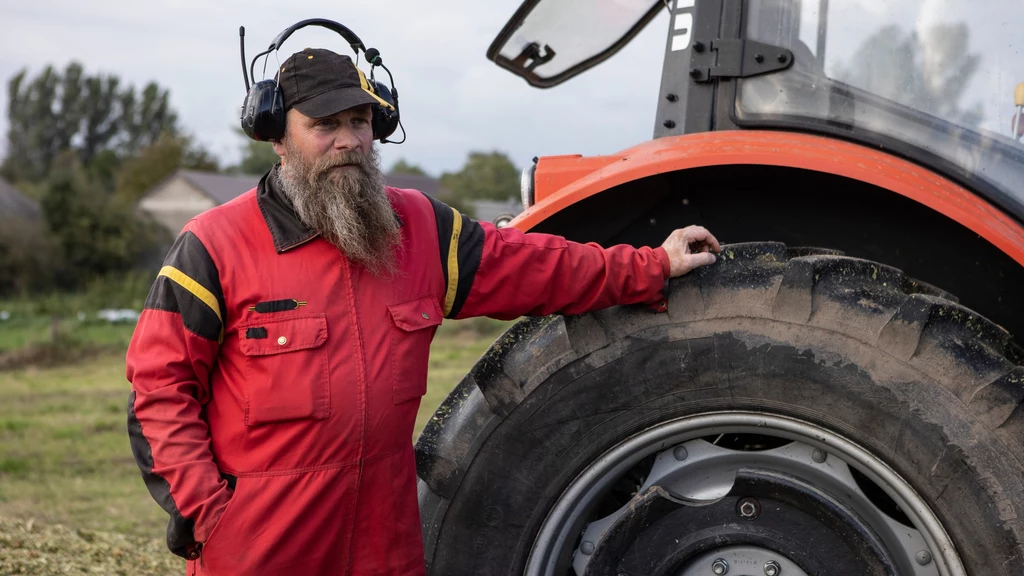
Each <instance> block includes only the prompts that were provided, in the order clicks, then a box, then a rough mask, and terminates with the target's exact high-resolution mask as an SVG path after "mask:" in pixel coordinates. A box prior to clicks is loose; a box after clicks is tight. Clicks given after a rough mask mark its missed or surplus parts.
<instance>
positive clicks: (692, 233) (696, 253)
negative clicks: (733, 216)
mask: <svg viewBox="0 0 1024 576" xmlns="http://www.w3.org/2000/svg"><path fill="white" fill-rule="evenodd" d="M661 247H662V248H664V249H665V252H666V253H668V259H669V262H670V263H671V268H672V272H671V274H670V277H672V278H675V277H676V276H682V275H683V274H686V273H687V272H689V271H691V270H694V269H695V268H699V267H701V266H705V265H708V264H714V263H715V260H716V258H715V253H718V252H721V251H722V247H721V246H719V244H718V240H716V239H715V237H714V236H712V235H711V232H708V231H707V229H705V228H704V227H703V226H687V227H686V228H680V229H678V230H675V231H673V232H672V233H671V234H669V237H668V238H667V239H665V242H664V243H663V244H662V245H661Z"/></svg>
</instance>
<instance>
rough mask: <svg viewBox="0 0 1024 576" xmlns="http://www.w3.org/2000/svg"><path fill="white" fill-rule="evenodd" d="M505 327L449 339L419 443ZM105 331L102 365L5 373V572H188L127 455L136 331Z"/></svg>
mask: <svg viewBox="0 0 1024 576" xmlns="http://www.w3.org/2000/svg"><path fill="white" fill-rule="evenodd" d="M507 326H508V324H506V323H499V322H493V321H486V320H470V321H461V322H450V323H446V324H445V325H444V326H442V327H441V328H440V329H439V331H438V335H437V337H436V339H435V340H434V345H433V347H432V350H431V356H430V371H429V376H428V388H427V395H426V396H425V397H424V398H423V402H422V406H421V408H420V412H419V415H418V417H417V423H416V430H417V433H418V431H419V430H420V429H421V428H422V426H423V424H424V423H425V422H426V421H427V420H428V419H429V418H430V415H431V414H432V413H433V411H434V409H435V408H436V407H437V405H438V404H439V403H440V402H441V400H442V399H443V398H444V397H445V396H446V395H447V393H448V392H449V391H450V390H451V388H452V387H453V386H454V385H455V384H457V383H458V381H459V380H460V379H461V378H462V376H463V375H464V374H465V373H466V372H467V371H468V370H469V368H470V367H471V366H472V365H473V363H474V362H475V361H476V360H477V359H478V358H479V357H480V355H481V354H482V353H483V351H484V350H486V348H487V347H488V346H489V345H490V343H491V342H493V341H494V339H495V338H496V337H497V336H498V335H499V334H500V333H501V331H503V330H504V329H505V328H506V327H507ZM30 329H32V328H30ZM34 329H41V330H44V331H45V330H46V328H39V327H35V328H34ZM81 329H83V330H85V329H86V328H85V327H82V328H81ZM95 329H96V330H101V331H102V337H103V338H105V340H104V342H105V343H106V346H105V347H104V348H103V349H104V350H107V351H106V352H102V353H98V355H97V356H95V357H92V358H90V359H88V360H86V361H83V362H78V363H74V364H66V365H63V366H56V367H49V368H36V367H26V368H19V369H15V370H8V371H2V372H0V574H80V573H81V574H85V573H97V572H96V570H98V573H102V574H165V573H168V572H170V573H177V574H180V573H181V569H182V565H183V563H182V562H180V561H179V560H178V559H177V558H175V557H173V556H171V555H170V553H169V552H167V549H166V548H165V547H164V545H163V542H162V536H163V533H164V530H165V527H166V522H167V516H166V514H165V513H164V512H163V511H162V510H161V509H160V508H159V506H157V504H156V503H155V502H154V501H153V500H152V498H151V497H150V495H149V493H148V492H147V491H146V488H145V486H144V485H143V483H142V479H141V477H140V475H139V471H138V468H137V467H136V465H135V462H134V459H133V458H132V454H131V451H130V449H129V446H128V438H127V433H126V430H125V426H126V423H125V419H126V415H125V402H126V400H127V397H128V391H129V386H128V382H127V381H126V380H125V376H124V353H123V350H119V351H113V350H118V347H119V343H120V342H122V341H126V338H127V337H130V335H131V328H130V327H124V326H122V327H111V326H105V327H97V328H95ZM3 331H4V327H3V326H2V325H0V332H3ZM76 337H77V336H76ZM38 338H41V339H42V340H45V337H38ZM7 339H8V342H5V343H6V344H8V345H9V346H10V345H11V342H12V341H14V339H15V337H14V336H11V335H10V334H8V336H7ZM0 350H2V348H0Z"/></svg>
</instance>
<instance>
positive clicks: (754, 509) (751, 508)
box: [736, 498, 761, 520]
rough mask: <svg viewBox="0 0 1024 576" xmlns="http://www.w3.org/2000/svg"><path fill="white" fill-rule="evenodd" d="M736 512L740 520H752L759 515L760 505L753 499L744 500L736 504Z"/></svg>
mask: <svg viewBox="0 0 1024 576" xmlns="http://www.w3.org/2000/svg"><path fill="white" fill-rule="evenodd" d="M736 512H738V513H739V515H740V517H741V518H746V519H747V520H753V519H755V518H757V517H758V516H760V515H761V503H760V502H758V501H757V500H755V499H753V498H744V499H742V500H740V501H739V502H737V503H736Z"/></svg>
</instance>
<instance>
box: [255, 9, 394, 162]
mask: <svg viewBox="0 0 1024 576" xmlns="http://www.w3.org/2000/svg"><path fill="white" fill-rule="evenodd" d="M306 26H322V27H324V28H327V29H328V30H333V31H335V32H337V33H338V34H340V35H341V37H342V38H344V39H345V40H346V41H347V42H348V43H349V46H350V47H351V48H352V50H353V52H355V53H356V55H357V56H358V55H359V51H360V50H362V52H363V54H365V56H366V61H367V62H368V63H369V64H370V66H371V68H370V77H369V78H365V75H363V73H362V71H359V74H360V75H361V76H363V77H364V78H365V79H366V84H367V86H368V87H369V89H370V90H371V91H372V92H373V93H374V94H375V95H376V96H377V97H378V98H380V99H381V100H383V101H384V102H386V103H387V104H388V105H387V106H385V105H383V104H372V105H371V108H372V110H373V118H372V120H371V126H372V128H373V138H374V139H375V140H380V142H381V143H388V142H394V141H392V140H388V137H389V136H391V135H392V134H394V133H395V130H397V129H398V127H399V126H400V125H401V118H400V115H399V112H398V90H397V89H395V83H394V78H392V77H391V71H390V70H388V69H387V67H386V66H384V62H383V60H381V57H380V51H378V50H377V49H376V48H370V49H367V48H366V47H365V46H364V45H363V41H362V40H360V39H359V37H358V36H356V35H355V34H354V33H353V32H352V31H351V30H349V29H348V28H346V27H345V26H343V25H341V24H339V23H337V22H334V21H333V20H326V19H323V18H310V19H308V20H303V21H301V22H297V23H295V24H293V25H291V26H289V27H288V28H285V29H284V30H283V31H282V32H281V33H280V34H278V35H277V37H276V38H274V41H273V42H271V43H270V47H269V48H267V49H266V50H265V51H263V52H260V53H259V54H257V55H256V56H255V57H254V58H253V59H252V63H251V64H250V66H249V69H248V71H247V70H246V67H245V28H244V27H241V26H240V27H239V28H238V36H239V44H240V51H241V57H242V77H243V78H244V79H245V89H246V91H247V94H246V96H245V101H244V102H243V103H242V116H241V118H240V120H241V124H242V130H243V131H244V132H245V134H246V135H247V136H248V137H249V138H252V139H253V140H256V141H258V142H269V141H276V140H280V139H281V137H282V136H284V129H285V110H284V95H283V94H282V92H281V87H280V86H279V85H278V83H277V80H276V79H275V80H260V81H259V82H254V83H253V84H252V86H251V87H250V86H249V78H250V77H251V78H252V79H253V80H255V79H256V73H255V66H256V60H258V59H259V58H260V56H267V57H268V58H269V54H270V53H271V52H273V51H274V50H277V49H278V48H280V46H281V44H283V43H284V41H285V40H287V39H288V37H289V36H291V35H292V33H293V32H295V31H296V30H298V29H300V28H304V27H306ZM377 66H380V67H381V68H383V69H384V71H385V72H387V73H388V78H389V79H390V80H391V88H390V89H388V87H387V86H385V85H384V83H383V82H378V81H377V80H375V79H374V77H373V68H375V67H377ZM402 134H403V136H402V140H401V141H399V142H397V143H398V144H401V143H402V142H405V136H404V134H405V131H404V129H403V131H402Z"/></svg>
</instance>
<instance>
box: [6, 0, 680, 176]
mask: <svg viewBox="0 0 1024 576" xmlns="http://www.w3.org/2000/svg"><path fill="white" fill-rule="evenodd" d="M612 1H614V2H623V1H634V2H635V0H612ZM0 5H2V6H3V7H2V8H0V11H2V12H0V13H2V19H3V22H4V26H3V28H4V33H3V35H2V36H0V80H2V82H3V90H2V92H0V109H2V110H3V114H2V115H0V116H2V117H0V134H3V135H4V137H3V138H2V143H0V154H2V152H3V151H5V147H6V144H7V143H6V133H7V119H6V110H7V88H6V87H7V81H8V80H9V79H10V77H11V76H13V75H14V74H15V73H17V72H18V71H19V70H21V69H22V68H26V67H27V68H28V70H29V75H30V76H33V75H35V74H37V73H38V72H39V71H41V70H42V69H43V67H44V66H46V65H47V64H52V65H54V66H55V67H57V68H59V69H62V68H63V67H64V66H65V65H66V64H67V63H68V62H70V61H72V60H75V61H78V62H81V63H82V64H83V65H84V67H85V70H86V72H87V73H96V72H101V73H105V74H115V75H117V76H120V77H121V78H122V82H124V83H128V84H134V85H135V86H136V87H137V88H141V87H142V86H144V85H145V84H146V83H147V82H149V81H156V82H157V83H159V84H160V85H161V86H163V87H166V88H168V89H169V90H170V93H171V102H172V105H173V107H174V108H175V109H176V110H177V112H178V116H179V121H180V124H181V125H182V127H183V128H184V129H185V130H187V131H188V132H190V133H191V134H193V135H194V137H195V138H196V139H197V140H198V141H199V142H200V143H201V144H202V145H204V146H205V147H206V148H207V149H208V150H210V151H212V152H213V153H214V154H216V155H217V156H218V157H219V158H220V159H221V160H222V163H223V164H230V163H232V162H235V161H237V159H238V157H239V152H240V147H241V146H242V145H243V144H244V141H243V140H242V138H241V137H239V136H238V135H237V134H236V133H235V131H234V127H236V126H238V110H239V108H240V107H241V104H242V100H243V99H244V97H245V86H244V83H243V79H242V72H241V61H240V57H239V51H238V48H239V46H238V27H239V26H240V25H244V26H245V30H246V57H247V58H249V59H250V60H251V58H252V57H253V56H255V55H256V54H257V53H258V52H261V51H263V50H264V49H266V47H267V46H269V44H270V41H271V40H272V39H273V38H274V36H276V35H277V34H278V33H279V32H280V31H281V30H283V29H284V28H286V27H288V26H290V25H291V24H293V23H295V22H297V21H299V20H303V19H306V18H314V17H319V18H328V19H331V20H336V21H339V22H341V23H342V24H345V25H346V26H348V27H349V28H350V29H352V30H353V31H354V32H355V33H356V34H357V35H359V37H360V38H361V39H362V40H363V42H364V43H365V44H366V45H367V47H371V46H372V47H376V48H377V49H378V50H380V53H381V57H382V58H383V60H384V62H385V64H386V65H387V66H388V68H390V70H391V72H392V73H393V74H394V76H395V86H396V87H397V88H398V90H399V93H400V105H401V111H402V123H403V125H404V126H405V129H406V131H407V133H408V140H407V141H406V142H405V143H404V144H401V145H395V144H385V145H382V146H381V148H380V149H381V153H382V159H383V164H384V166H385V167H388V166H390V165H391V163H393V162H394V161H396V160H397V159H398V158H404V159H406V160H407V161H409V162H412V163H414V164H418V165H420V166H422V167H423V168H424V169H426V170H427V171H428V172H429V173H431V174H434V175H439V174H440V173H442V172H444V171H452V170H458V169H459V167H460V166H461V165H462V163H463V162H464V161H465V158H466V156H467V154H468V153H469V152H470V151H474V150H483V151H490V150H499V151H502V152H505V153H507V154H509V156H510V157H511V158H512V160H513V162H515V163H516V165H517V166H518V167H520V168H521V167H524V166H526V165H527V164H528V163H529V162H530V160H531V158H533V157H534V156H538V155H552V154H577V153H578V154H585V155H593V154H608V153H614V152H617V151H619V150H622V149H625V148H628V147H630V146H632V145H635V144H638V143H640V142H643V141H645V140H648V139H650V137H651V135H652V133H653V130H654V116H655V109H656V105H657V97H658V93H657V92H658V87H659V83H660V78H661V63H662V52H663V47H664V44H665V39H666V35H667V31H668V24H669V19H668V14H667V12H666V13H663V14H661V15H660V16H658V17H657V18H656V19H655V20H654V21H652V22H651V24H650V25H649V26H648V27H647V28H646V29H645V30H644V32H642V33H641V34H640V35H639V36H638V37H637V38H635V39H634V41H633V42H632V43H631V44H630V45H629V46H627V47H626V48H625V49H623V50H622V51H620V52H619V53H618V54H617V55H616V56H615V57H613V58H612V59H610V60H608V61H606V62H605V63H603V64H602V65H600V66H598V67H596V68H594V69H592V70H591V71H589V72H587V73H585V74H583V75H581V76H578V77H577V78H575V79H573V80H570V81H569V82H567V83H565V84H562V85H561V86H558V87H555V88H550V89H538V88H533V87H531V86H529V85H528V84H527V83H526V82H525V81H524V80H522V79H520V78H518V77H517V76H515V75H513V74H511V73H510V72H507V71H505V70H503V69H501V68H499V67H498V66H497V65H495V64H494V63H493V62H491V61H489V60H487V58H486V55H485V54H486V51H487V47H488V46H489V45H490V43H491V41H492V40H493V39H494V38H495V37H496V36H497V34H498V32H499V31H500V30H501V28H502V27H503V26H504V24H505V23H506V22H507V21H508V19H509V18H510V17H511V16H512V14H513V13H514V12H515V9H516V8H517V7H518V5H519V0H431V1H430V2H424V1H422V0H416V1H414V0H393V1H390V2H386V3H385V2H376V1H370V2H351V1H346V0H331V1H328V0H303V1H302V2H280V1H275V2H271V1H269V0H249V1H247V2H241V1H237V0H217V1H211V0H164V1H162V2H139V1H137V0H134V1H133V0H95V1H89V2H83V1H81V0H33V1H29V2H24V1H21V0H0ZM307 46H310V47H323V48H332V49H334V50H335V51H338V52H345V51H347V50H348V47H347V45H346V44H345V43H344V41H343V40H342V39H341V37H340V36H338V35H336V34H334V33H333V32H330V31H327V30H324V29H322V28H314V27H307V28H304V29H302V30H299V31H297V32H296V33H295V34H293V35H292V36H291V38H289V39H288V40H287V41H286V42H285V44H284V46H283V47H282V49H281V51H280V55H279V57H278V58H279V60H280V61H282V62H283V61H284V60H285V59H286V58H287V56H288V55H289V54H291V53H293V52H297V51H299V50H301V49H303V48H305V47H307ZM347 53H348V54H351V51H348V52H347ZM276 63H277V59H275V58H273V57H272V58H271V60H270V65H269V66H268V68H267V70H268V73H269V74H272V71H273V70H274V69H275V66H276ZM365 69H366V68H365V67H364V70H365ZM261 70H262V61H261V62H260V65H258V66H257V77H258V78H262V77H263V76H262V74H261ZM399 136H400V134H396V138H397V137H399Z"/></svg>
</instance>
